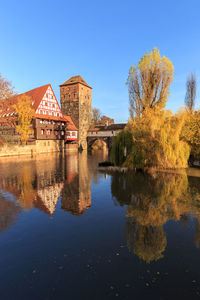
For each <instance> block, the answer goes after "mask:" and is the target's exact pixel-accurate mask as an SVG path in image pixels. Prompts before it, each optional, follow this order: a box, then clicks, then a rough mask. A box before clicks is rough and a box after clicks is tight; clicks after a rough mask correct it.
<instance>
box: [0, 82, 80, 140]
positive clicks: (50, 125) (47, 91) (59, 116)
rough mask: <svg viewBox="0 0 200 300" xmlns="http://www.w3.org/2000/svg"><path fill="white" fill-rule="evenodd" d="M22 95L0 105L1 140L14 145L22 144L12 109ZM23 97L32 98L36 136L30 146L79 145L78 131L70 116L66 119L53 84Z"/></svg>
mask: <svg viewBox="0 0 200 300" xmlns="http://www.w3.org/2000/svg"><path fill="white" fill-rule="evenodd" d="M21 95H22V94H21ZM21 95H15V96H13V97H11V98H9V99H7V100H4V101H2V103H1V105H0V138H2V140H5V141H13V142H16V140H19V135H18V134H17V133H16V131H15V127H16V124H17V122H18V120H17V114H16V112H15V110H14V108H13V105H14V104H16V103H17V101H18V99H19V97H20V96H21ZM24 95H26V96H29V97H30V98H31V100H32V107H33V109H34V110H35V116H34V118H33V120H32V124H31V126H32V128H33V135H32V136H30V137H29V140H28V143H31V142H37V143H38V144H39V143H40V144H41V145H43V146H44V145H46V141H48V144H49V142H50V141H63V142H65V143H67V144H74V143H76V141H77V128H76V126H75V125H74V123H73V121H72V119H71V117H70V116H64V115H63V113H62V111H61V108H60V105H59V103H58V101H57V99H56V96H55V94H54V91H53V89H52V87H51V85H50V84H47V85H44V86H41V87H38V88H35V89H33V90H30V91H28V92H26V93H24ZM42 143H43V144H42ZM44 143H45V144H44Z"/></svg>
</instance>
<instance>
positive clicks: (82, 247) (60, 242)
mask: <svg viewBox="0 0 200 300" xmlns="http://www.w3.org/2000/svg"><path fill="white" fill-rule="evenodd" d="M104 159H106V155H104V154H103V153H101V154H96V155H87V154H86V153H84V152H83V153H82V154H70V155H66V156H60V155H56V154H49V155H46V154H43V155H38V156H37V157H35V158H29V157H20V158H14V157H13V158H1V160H0V299H1V300H4V299H5V300H6V299H20V300H21V299H68V300H76V299H137V300H140V299H163V300H164V299H199V298H200V170H197V169H189V170H187V172H185V171H181V172H179V173H176V172H171V173H167V172H152V173H151V174H148V175H147V174H146V175H144V174H143V173H137V174H134V173H133V172H131V173H126V174H121V173H113V174H106V173H103V172H100V171H98V170H97V164H98V161H102V160H104Z"/></svg>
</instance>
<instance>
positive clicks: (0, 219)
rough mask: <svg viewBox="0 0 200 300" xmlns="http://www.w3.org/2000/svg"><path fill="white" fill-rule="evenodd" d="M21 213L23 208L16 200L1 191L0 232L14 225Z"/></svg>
mask: <svg viewBox="0 0 200 300" xmlns="http://www.w3.org/2000/svg"><path fill="white" fill-rule="evenodd" d="M20 213H21V208H20V207H19V206H18V205H17V204H16V202H15V201H14V200H13V199H9V198H8V197H5V196H4V195H3V194H2V193H0V233H1V232H3V231H4V230H5V229H7V228H8V227H9V226H11V225H14V224H15V221H16V220H17V217H18V215H19V214H20Z"/></svg>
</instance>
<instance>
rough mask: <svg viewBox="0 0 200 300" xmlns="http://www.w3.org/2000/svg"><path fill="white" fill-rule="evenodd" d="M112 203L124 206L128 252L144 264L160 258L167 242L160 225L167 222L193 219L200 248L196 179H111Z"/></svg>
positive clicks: (125, 176) (139, 176) (167, 175)
mask: <svg viewBox="0 0 200 300" xmlns="http://www.w3.org/2000/svg"><path fill="white" fill-rule="evenodd" d="M111 191H112V195H113V197H114V201H115V202H116V200H117V202H118V203H119V204H120V205H126V218H127V221H126V226H125V228H126V240H127V245H128V248H129V249H130V250H131V251H133V253H135V254H136V255H138V256H139V257H140V258H141V259H143V260H145V261H146V262H147V263H149V262H151V261H153V260H158V259H160V258H162V257H163V253H164V250H165V248H166V246H167V239H166V236H165V232H164V229H163V225H164V224H165V223H166V222H167V221H168V220H176V221H180V222H181V223H183V224H184V223H187V222H188V216H189V215H190V214H192V215H193V216H194V217H195V218H196V220H197V221H196V229H195V236H194V242H195V245H196V246H197V247H199V244H200V222H199V221H200V186H199V178H195V177H188V176H187V174H186V173H184V172H183V173H182V174H170V173H155V172H154V173H152V174H151V175H149V174H143V173H137V174H129V173H127V174H120V173H115V174H113V175H112V182H111Z"/></svg>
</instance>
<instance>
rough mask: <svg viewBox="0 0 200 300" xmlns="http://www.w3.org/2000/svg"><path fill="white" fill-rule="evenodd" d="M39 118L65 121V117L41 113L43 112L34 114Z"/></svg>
mask: <svg viewBox="0 0 200 300" xmlns="http://www.w3.org/2000/svg"><path fill="white" fill-rule="evenodd" d="M34 117H35V118H37V119H45V120H55V121H64V122H65V119H64V118H61V117H56V116H50V115H41V114H35V116H34Z"/></svg>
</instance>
